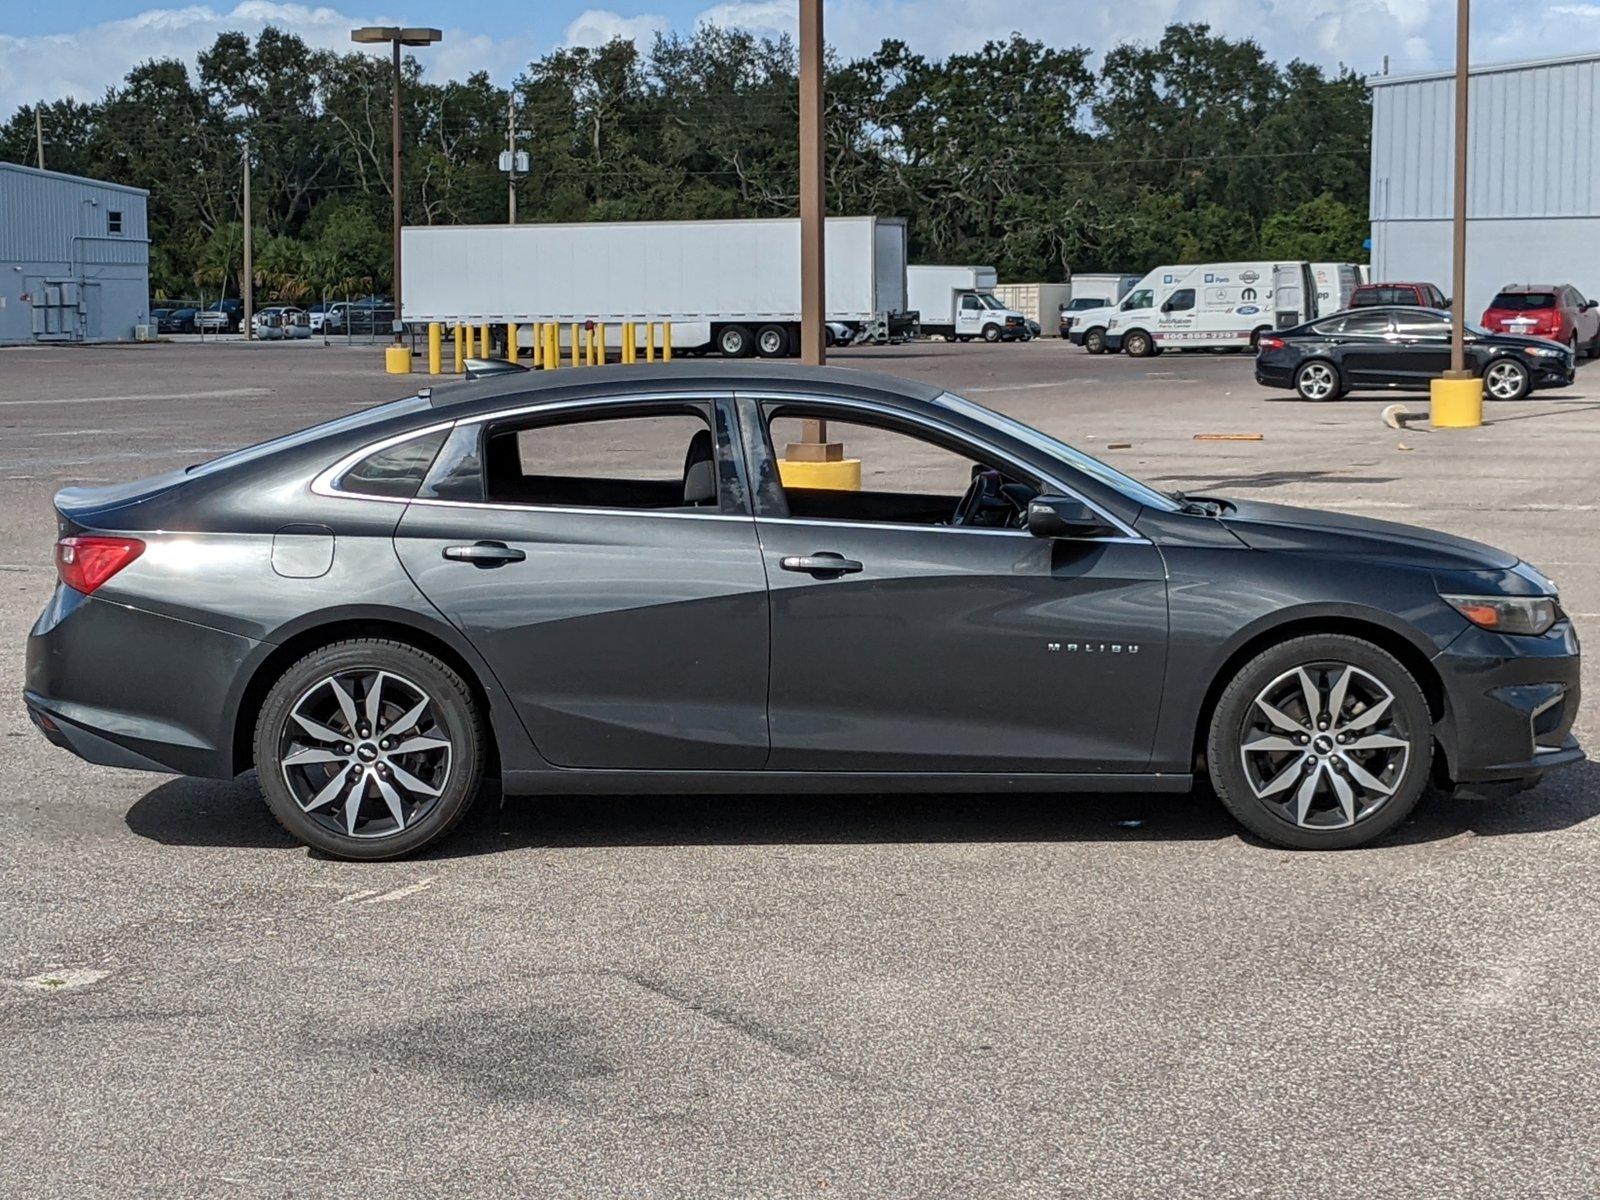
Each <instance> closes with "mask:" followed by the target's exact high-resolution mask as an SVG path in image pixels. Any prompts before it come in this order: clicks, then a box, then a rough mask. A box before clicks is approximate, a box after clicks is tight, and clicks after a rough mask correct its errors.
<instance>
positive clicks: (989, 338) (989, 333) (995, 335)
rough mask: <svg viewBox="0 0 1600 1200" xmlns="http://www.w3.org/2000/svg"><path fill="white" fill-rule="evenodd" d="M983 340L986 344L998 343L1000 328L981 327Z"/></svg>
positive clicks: (996, 326) (992, 326)
mask: <svg viewBox="0 0 1600 1200" xmlns="http://www.w3.org/2000/svg"><path fill="white" fill-rule="evenodd" d="M983 340H984V341H986V342H998V341H999V340H1000V326H998V325H985V326H984V327H983Z"/></svg>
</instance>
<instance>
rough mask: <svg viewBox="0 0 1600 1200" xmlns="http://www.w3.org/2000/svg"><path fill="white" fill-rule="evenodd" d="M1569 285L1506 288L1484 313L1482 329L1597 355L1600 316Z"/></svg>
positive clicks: (1527, 284)
mask: <svg viewBox="0 0 1600 1200" xmlns="http://www.w3.org/2000/svg"><path fill="white" fill-rule="evenodd" d="M1596 308H1597V305H1596V302H1595V301H1593V300H1585V299H1584V298H1583V293H1582V292H1580V291H1578V289H1577V288H1575V287H1573V286H1572V285H1571V284H1568V283H1552V284H1543V283H1541V284H1535V283H1519V284H1508V285H1506V286H1505V287H1503V288H1501V289H1500V291H1499V292H1497V293H1496V294H1495V298H1494V299H1493V300H1491V301H1490V302H1489V307H1488V308H1487V309H1485V310H1484V313H1483V325H1484V328H1486V329H1490V330H1494V331H1495V332H1499V333H1517V334H1522V335H1523V336H1525V337H1538V338H1548V339H1549V340H1551V341H1552V342H1560V343H1561V344H1562V345H1563V346H1565V347H1567V348H1568V349H1569V350H1571V351H1572V352H1573V353H1574V354H1582V355H1584V356H1586V357H1588V358H1593V357H1594V356H1595V355H1596V354H1600V312H1597V311H1596Z"/></svg>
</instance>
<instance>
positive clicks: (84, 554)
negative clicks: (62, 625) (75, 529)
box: [56, 534, 144, 596]
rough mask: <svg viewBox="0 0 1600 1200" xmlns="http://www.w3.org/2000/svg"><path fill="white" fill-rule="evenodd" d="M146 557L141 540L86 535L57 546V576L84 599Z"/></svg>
mask: <svg viewBox="0 0 1600 1200" xmlns="http://www.w3.org/2000/svg"><path fill="white" fill-rule="evenodd" d="M143 553H144V543H143V542H141V541H140V540H139V539H138V538H124V537H100V536H97V535H95V534H84V535H81V536H77V537H64V538H62V539H61V540H60V541H58V542H57V543H56V574H57V575H59V576H61V582H62V583H64V584H66V585H67V586H68V587H69V588H71V589H72V590H73V591H75V592H82V593H83V594H84V595H85V596H87V595H89V594H90V593H92V592H93V591H94V590H95V589H96V588H98V587H99V586H100V585H101V584H102V583H104V582H105V581H106V580H108V579H110V578H111V577H112V576H113V575H115V574H116V573H117V572H118V571H120V570H122V568H123V567H125V566H127V565H128V564H129V563H131V562H132V561H133V560H134V559H136V558H138V557H139V555H141V554H143Z"/></svg>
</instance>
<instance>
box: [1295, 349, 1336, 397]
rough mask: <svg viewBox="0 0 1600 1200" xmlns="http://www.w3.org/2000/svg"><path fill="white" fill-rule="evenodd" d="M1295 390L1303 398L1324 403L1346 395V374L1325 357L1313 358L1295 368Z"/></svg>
mask: <svg viewBox="0 0 1600 1200" xmlns="http://www.w3.org/2000/svg"><path fill="white" fill-rule="evenodd" d="M1294 390H1295V392H1296V394H1298V395H1299V397H1300V399H1302V400H1309V401H1310V402H1311V403H1313V404H1323V403H1326V402H1327V401H1329V400H1337V399H1338V398H1339V397H1340V396H1342V395H1344V376H1342V375H1341V374H1339V368H1338V367H1337V366H1336V365H1335V364H1333V363H1331V362H1329V361H1328V360H1327V359H1325V358H1313V359H1311V360H1310V361H1308V362H1303V363H1301V364H1300V365H1299V366H1298V367H1296V368H1295V372H1294Z"/></svg>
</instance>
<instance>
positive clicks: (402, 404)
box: [189, 396, 430, 475]
mask: <svg viewBox="0 0 1600 1200" xmlns="http://www.w3.org/2000/svg"><path fill="white" fill-rule="evenodd" d="M429 404H430V401H429V399H428V398H427V397H426V396H407V397H405V398H404V399H402V400H390V401H389V402H388V403H386V404H379V405H375V406H374V407H372V408H363V409H360V410H358V411H357V412H353V413H346V414H345V415H344V416H342V417H335V418H333V420H331V421H324V422H322V424H320V425H312V426H311V427H310V428H308V429H300V430H297V431H295V432H294V433H287V434H284V435H283V436H282V437H277V438H273V439H272V440H271V441H266V442H257V443H256V444H255V445H254V446H246V447H245V448H244V449H243V450H235V451H233V452H232V453H230V454H224V455H223V456H222V457H221V458H213V459H212V460H211V461H210V462H204V463H196V464H195V465H194V466H192V467H190V468H189V474H190V475H209V474H211V473H212V472H213V471H222V470H226V469H227V468H229V467H236V466H238V465H239V464H240V463H247V462H249V461H251V460H252V459H256V458H261V457H263V456H264V455H268V454H273V453H276V452H277V451H279V450H287V449H289V448H290V447H293V446H303V445H305V444H306V443H307V442H313V441H316V440H317V439H318V438H322V437H330V436H332V435H334V434H338V433H344V432H346V431H347V430H351V429H360V428H361V427H362V426H363V425H372V424H376V423H377V422H379V421H386V420H388V419H389V418H390V417H401V416H405V415H406V414H407V413H414V412H421V411H422V410H424V409H426V408H427V407H429Z"/></svg>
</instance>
